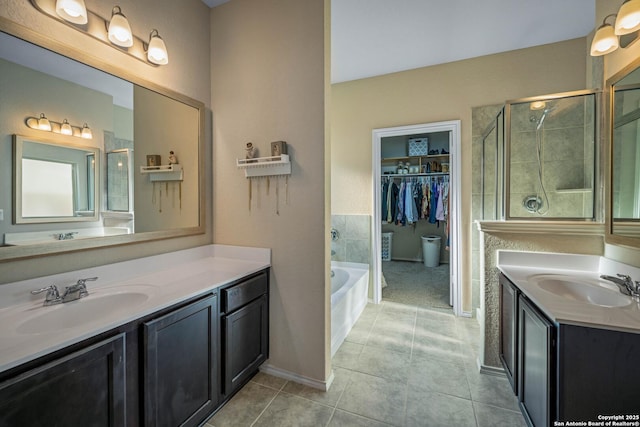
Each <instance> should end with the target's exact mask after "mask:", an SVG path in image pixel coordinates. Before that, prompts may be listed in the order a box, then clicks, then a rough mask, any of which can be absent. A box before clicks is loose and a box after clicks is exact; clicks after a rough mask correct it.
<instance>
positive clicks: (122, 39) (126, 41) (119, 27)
mask: <svg viewBox="0 0 640 427" xmlns="http://www.w3.org/2000/svg"><path fill="white" fill-rule="evenodd" d="M109 41H111V43H113V44H115V45H118V46H122V47H131V46H133V35H132V34H131V26H130V25H129V21H127V18H126V17H125V16H124V15H123V14H122V12H121V11H120V8H119V7H118V6H116V7H114V8H113V12H112V13H111V21H109Z"/></svg>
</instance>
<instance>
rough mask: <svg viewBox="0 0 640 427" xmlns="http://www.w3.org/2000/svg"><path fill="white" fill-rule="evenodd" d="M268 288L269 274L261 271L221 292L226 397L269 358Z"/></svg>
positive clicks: (223, 388) (224, 395)
mask: <svg viewBox="0 0 640 427" xmlns="http://www.w3.org/2000/svg"><path fill="white" fill-rule="evenodd" d="M268 291H269V281H268V275H267V274H266V272H262V273H260V274H258V275H256V276H253V277H251V278H249V279H247V280H246V281H244V282H242V283H239V284H237V285H233V286H230V287H228V288H225V289H223V290H222V292H221V296H222V304H221V306H222V311H223V312H222V313H221V326H222V347H223V352H222V355H223V357H222V366H223V369H222V370H223V372H224V374H223V376H224V378H223V381H222V389H221V394H222V397H223V399H227V398H228V397H229V396H230V395H231V394H232V393H234V392H235V391H237V390H238V389H239V388H240V387H242V386H243V385H244V383H246V382H247V381H248V380H249V378H251V376H252V375H253V374H254V373H255V372H256V371H257V370H258V367H259V366H260V365H261V364H262V363H263V362H264V361H265V360H267V357H268V355H269V301H268Z"/></svg>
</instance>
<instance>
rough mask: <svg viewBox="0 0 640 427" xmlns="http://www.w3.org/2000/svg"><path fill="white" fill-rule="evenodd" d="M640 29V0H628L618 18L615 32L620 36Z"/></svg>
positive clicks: (621, 8)
mask: <svg viewBox="0 0 640 427" xmlns="http://www.w3.org/2000/svg"><path fill="white" fill-rule="evenodd" d="M639 29H640V0H626V1H625V2H624V3H623V4H622V6H620V10H618V17H617V18H616V25H615V33H616V34H617V35H619V36H622V35H624V34H629V33H633V32H634V31H638V30H639Z"/></svg>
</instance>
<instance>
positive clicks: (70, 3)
mask: <svg viewBox="0 0 640 427" xmlns="http://www.w3.org/2000/svg"><path fill="white" fill-rule="evenodd" d="M56 13H57V14H58V16H60V17H61V18H62V19H64V20H65V21H69V22H71V23H74V24H79V25H84V24H86V23H87V22H88V19H87V7H86V6H85V5H84V0H57V1H56Z"/></svg>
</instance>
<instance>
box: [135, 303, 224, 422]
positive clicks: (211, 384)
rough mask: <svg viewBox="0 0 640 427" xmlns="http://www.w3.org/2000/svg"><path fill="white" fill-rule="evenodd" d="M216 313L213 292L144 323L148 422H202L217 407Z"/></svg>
mask: <svg viewBox="0 0 640 427" xmlns="http://www.w3.org/2000/svg"><path fill="white" fill-rule="evenodd" d="M217 316H218V314H217V305H216V296H215V295H210V296H208V297H206V298H205V299H202V300H199V301H197V302H194V303H192V304H189V305H187V306H185V307H182V308H180V309H177V310H175V311H173V312H171V313H169V314H166V315H164V316H162V317H160V318H158V319H155V320H153V321H150V322H146V323H145V324H144V353H145V359H144V368H143V369H144V405H145V408H144V415H145V420H144V423H145V425H147V426H171V427H174V426H192V425H198V424H199V423H200V422H201V421H202V420H204V419H205V418H206V417H207V416H208V415H209V414H210V413H211V412H213V410H214V409H215V408H216V406H217V403H218V402H217V390H218V376H217V363H216V361H217V351H218V348H217V344H216V334H217Z"/></svg>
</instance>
